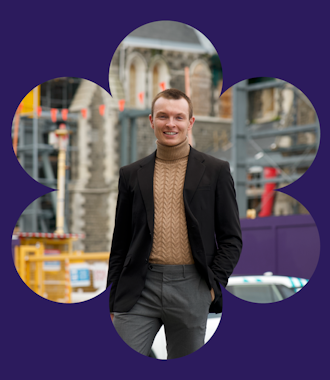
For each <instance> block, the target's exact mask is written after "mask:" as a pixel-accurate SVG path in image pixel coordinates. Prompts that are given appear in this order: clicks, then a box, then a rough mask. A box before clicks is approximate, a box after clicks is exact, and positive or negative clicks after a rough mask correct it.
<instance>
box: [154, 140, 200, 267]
mask: <svg viewBox="0 0 330 380" xmlns="http://www.w3.org/2000/svg"><path fill="white" fill-rule="evenodd" d="M189 151H190V146H189V144H188V138H186V140H185V141H183V142H182V143H180V144H179V145H176V146H173V147H172V146H166V145H162V144H160V143H159V142H158V141H157V152H156V160H155V170H154V206H155V219H154V238H153V246H152V250H151V254H150V258H149V261H150V262H151V263H154V264H167V265H187V264H194V259H193V257H192V253H191V248H190V243H189V239H188V230H187V223H186V215H185V209H184V203H183V185H184V180H185V176H186V169H187V162H188V155H189Z"/></svg>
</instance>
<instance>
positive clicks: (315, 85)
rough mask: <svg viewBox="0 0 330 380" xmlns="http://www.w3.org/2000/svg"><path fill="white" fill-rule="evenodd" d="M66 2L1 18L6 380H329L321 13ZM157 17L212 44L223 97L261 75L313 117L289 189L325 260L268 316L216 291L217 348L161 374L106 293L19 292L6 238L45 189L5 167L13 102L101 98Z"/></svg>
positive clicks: (11, 161)
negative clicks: (75, 82)
mask: <svg viewBox="0 0 330 380" xmlns="http://www.w3.org/2000/svg"><path fill="white" fill-rule="evenodd" d="M71 3H72V2H64V1H62V0H59V1H56V2H50V3H47V2H41V1H39V2H34V1H29V2H24V3H23V2H22V3H21V4H20V2H14V3H12V4H10V5H8V3H6V5H5V6H4V5H3V6H2V9H1V22H0V28H1V34H0V35H1V63H0V64H1V91H0V94H1V132H2V134H1V139H0V144H1V145H0V155H1V157H0V162H1V165H2V170H1V174H2V178H1V185H2V186H1V190H0V191H1V194H0V199H1V202H2V208H1V217H0V218H1V219H0V220H1V225H0V231H1V244H2V247H1V255H2V261H1V266H0V271H1V275H0V281H1V283H0V289H1V290H2V291H1V314H0V315H1V341H0V342H1V343H0V344H1V353H2V355H1V362H2V363H1V365H0V375H1V378H3V379H6V380H7V379H25V378H30V377H33V378H34V379H47V380H52V379H56V380H58V379H80V380H83V379H101V378H102V379H103V378H111V379H116V378H118V379H119V378H120V379H121V378H124V379H130V378H132V379H136V378H142V376H143V378H144V379H146V378H150V379H151V378H152V379H155V378H157V379H169V378H170V377H172V378H173V377H174V378H180V377H181V376H184V377H185V378H189V379H197V378H198V379H201V378H204V379H205V378H212V379H213V378H222V379H226V378H230V379H245V378H252V377H253V378H256V379H258V378H261V377H262V378H267V379H268V380H271V379H278V378H283V379H288V378H299V379H311V378H314V379H318V378H325V376H326V373H328V366H329V364H328V361H329V360H328V359H329V357H328V355H329V348H328V347H329V338H330V337H329V313H328V309H329V307H328V299H329V292H328V289H327V284H328V277H329V266H328V265H329V261H330V255H329V253H328V252H329V250H328V247H327V242H326V237H327V236H328V235H329V221H328V220H329V205H330V202H329V189H328V183H329V179H328V177H329V175H328V172H329V171H328V166H329V159H330V150H329V148H328V147H327V143H329V139H330V136H329V133H330V130H329V128H327V124H328V118H327V116H328V112H329V88H330V86H329V67H330V58H329V19H328V15H329V13H328V10H327V9H326V5H324V4H325V2H321V1H315V0H314V1H313V2H304V1H299V2H298V1H293V2H292V1H291V2H289V1H281V0H278V1H276V2H272V3H266V2H264V1H239V2H237V1H231V2H229V1H226V2H217V3H216V4H217V5H214V4H212V5H211V4H209V3H207V2H202V3H197V4H195V5H193V3H192V2H190V3H188V5H187V6H186V7H184V6H183V5H182V4H181V3H180V2H178V1H175V2H172V1H166V2H155V1H154V2H149V3H148V5H147V6H143V5H142V2H138V1H135V2H133V3H132V5H129V3H127V2H125V3H121V2H118V1H117V2H110V1H102V2H101V1H97V0H95V1H93V2H87V3H84V2H75V4H71ZM267 4H269V7H268V6H267ZM320 4H323V5H320ZM4 7H6V10H4V9H3V8H4ZM161 19H170V20H174V21H181V22H185V23H187V24H190V25H192V26H194V27H195V28H197V29H199V30H200V31H202V32H203V33H204V34H205V35H206V36H207V37H208V38H209V39H210V40H211V41H212V42H213V44H214V45H215V47H216V48H217V50H218V53H219V56H220V59H221V62H222V65H223V72H224V89H226V88H228V87H230V86H232V85H233V84H234V83H236V82H239V81H241V80H243V79H246V78H250V77H258V76H266V77H276V78H280V79H283V80H285V81H288V82H291V83H292V84H293V85H295V86H296V87H298V88H300V89H301V90H302V91H303V92H304V93H305V94H306V95H307V96H308V97H309V99H310V100H311V102H312V103H313V105H314V107H315V110H316V112H317V113H318V116H319V120H320V124H321V140H322V141H321V145H320V149H319V152H318V154H317V157H316V159H315V161H314V163H313V165H312V166H311V168H310V169H309V170H308V172H307V173H306V174H305V175H304V176H303V177H302V178H301V179H299V180H298V181H296V182H295V183H294V184H293V185H291V186H290V187H287V188H286V189H285V192H286V193H287V194H289V195H291V196H292V197H294V198H296V199H297V200H298V201H299V202H300V203H302V204H303V205H304V206H305V207H306V208H307V209H308V210H309V211H310V212H311V214H312V216H313V218H314V220H315V223H316V224H317V226H318V229H319V235H320V242H321V253H320V260H319V263H318V266H317V268H316V271H315V274H314V276H313V277H312V279H311V280H310V281H309V283H308V284H307V285H306V286H305V287H304V288H303V289H302V291H300V292H299V293H298V294H296V295H295V296H294V297H291V298H289V299H286V300H284V301H282V302H279V303H274V304H265V305H257V304H252V303H249V302H245V301H242V300H239V299H237V298H235V297H234V296H232V295H230V294H229V293H227V292H224V312H223V318H222V321H221V323H220V327H219V328H218V330H217V332H216V334H215V336H214V337H213V339H211V341H210V342H209V343H207V344H206V345H205V346H204V347H203V348H202V349H201V350H199V351H198V352H195V353H194V354H192V355H189V356H188V357H185V358H181V359H176V360H172V361H165V362H162V361H157V360H154V359H150V358H148V357H143V356H141V355H139V354H137V353H136V352H135V351H133V350H131V349H129V348H128V347H127V346H126V345H125V344H124V343H123V342H122V340H121V339H120V338H119V337H118V336H117V334H116V332H115V331H114V328H113V326H112V324H111V323H110V316H109V308H108V296H109V289H108V290H107V291H106V292H105V293H103V294H102V295H100V296H99V297H97V298H95V299H93V300H91V301H88V302H84V303H81V304H76V305H65V304H56V303H53V302H51V301H47V300H45V299H43V298H41V297H39V296H36V295H35V293H34V292H33V291H31V290H30V289H28V288H27V287H26V285H25V284H24V283H23V282H22V281H21V280H20V278H19V277H18V275H17V273H16V270H15V268H14V264H13V260H12V255H11V234H12V231H13V229H14V226H15V223H16V221H17V220H18V218H19V216H20V214H21V212H22V211H23V209H24V208H25V207H26V206H27V205H28V204H29V203H30V202H32V201H33V200H34V199H35V198H37V197H39V196H41V195H42V194H44V193H45V192H47V191H48V189H47V188H45V187H44V186H42V185H40V184H37V183H35V182H34V180H32V179H31V178H30V177H29V176H28V175H27V174H26V173H25V172H24V170H23V169H22V168H21V167H20V165H19V163H18V162H17V160H16V158H15V156H14V153H13V149H12V144H11V123H12V118H13V116H14V112H15V109H16V108H17V106H18V104H19V103H20V101H21V100H22V98H23V97H24V96H25V95H26V93H27V92H29V91H30V90H31V89H32V88H33V87H34V86H36V85H38V84H40V83H42V82H45V81H47V80H49V79H52V78H55V77H61V76H75V77H81V78H86V79H89V80H91V81H94V82H95V83H97V84H99V85H101V86H102V87H104V88H106V89H108V69H109V64H110V61H111V57H112V55H113V53H114V51H115V49H116V47H117V45H118V44H119V43H120V41H121V40H122V39H123V38H124V37H125V36H126V35H127V34H128V33H130V32H131V31H132V30H134V29H135V28H137V27H139V26H141V25H143V24H145V23H147V22H152V21H157V20H161Z"/></svg>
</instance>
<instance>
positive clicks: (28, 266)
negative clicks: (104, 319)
mask: <svg viewBox="0 0 330 380" xmlns="http://www.w3.org/2000/svg"><path fill="white" fill-rule="evenodd" d="M29 243H32V242H31V241H29ZM33 243H34V244H30V245H20V246H16V247H15V257H14V261H15V266H16V269H17V272H18V274H19V275H20V277H21V279H22V280H23V281H24V282H25V283H26V285H27V286H28V287H29V288H30V289H32V290H33V291H34V292H35V293H36V294H38V295H40V296H42V297H44V298H47V299H49V300H52V301H56V302H63V303H71V302H72V293H73V288H74V290H76V291H77V290H78V289H80V291H85V290H87V291H89V292H90V293H91V294H92V293H93V292H94V293H95V292H97V291H98V289H99V288H98V287H95V286H94V285H95V283H96V280H97V279H96V278H95V274H97V265H100V263H102V262H103V263H104V262H105V263H108V261H109V252H96V253H81V252H80V251H72V250H71V252H67V251H63V250H53V251H52V250H48V254H45V252H47V250H45V244H44V243H45V242H40V241H39V242H37V243H36V242H35V241H33ZM51 243H52V244H54V241H52V242H51ZM63 243H65V242H63V241H62V242H61V244H62V246H63ZM66 243H67V242H66ZM54 252H55V254H54ZM49 264H53V265H49ZM75 264H79V265H80V267H83V270H84V271H85V277H86V273H87V272H88V271H89V272H90V273H89V274H88V273H87V276H89V275H90V276H89V277H88V281H85V285H84V287H83V288H81V287H79V281H75V282H74V283H72V271H74V270H75V268H74V265H75ZM79 265H78V267H79ZM103 266H105V264H103ZM72 267H73V269H72ZM70 270H71V273H70ZM99 272H100V270H99ZM103 272H104V267H103ZM77 273H78V274H79V271H78V270H76V274H77ZM82 273H84V272H82ZM77 279H78V278H77ZM77 279H76V280H77ZM93 280H94V281H93ZM80 282H82V281H80ZM93 284H94V285H93ZM102 287H103V286H102ZM104 289H105V287H103V289H102V290H104Z"/></svg>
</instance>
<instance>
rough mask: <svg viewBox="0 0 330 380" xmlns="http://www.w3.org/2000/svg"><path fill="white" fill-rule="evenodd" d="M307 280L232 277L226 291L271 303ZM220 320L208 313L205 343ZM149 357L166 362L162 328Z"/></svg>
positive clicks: (269, 274)
mask: <svg viewBox="0 0 330 380" xmlns="http://www.w3.org/2000/svg"><path fill="white" fill-rule="evenodd" d="M307 282H308V280H306V279H304V278H298V277H289V276H273V274H272V273H271V272H266V273H264V274H263V275H260V276H232V277H230V278H229V280H228V285H227V287H226V290H227V291H229V292H230V293H232V294H234V295H235V296H236V297H239V298H241V299H243V300H245V301H249V302H256V303H271V302H277V301H281V300H283V299H285V298H288V297H291V296H292V295H294V294H295V293H296V292H298V291H299V290H300V289H301V288H302V287H303V286H304V285H306V284H307ZM220 320H221V314H213V313H210V314H209V316H208V319H207V324H206V335H205V343H206V342H208V341H209V340H210V339H211V337H212V336H213V334H214V333H215V331H216V329H217V328H218V325H219V323H220ZM150 356H151V357H153V358H156V359H162V360H166V358H167V352H166V339H165V332H164V326H162V327H161V329H160V330H159V331H158V333H157V335H156V337H155V340H154V343H153V345H152V350H151V354H150Z"/></svg>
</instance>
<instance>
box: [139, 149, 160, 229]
mask: <svg viewBox="0 0 330 380" xmlns="http://www.w3.org/2000/svg"><path fill="white" fill-rule="evenodd" d="M155 157H156V151H155V152H154V153H152V154H151V155H150V156H148V157H146V159H145V160H144V161H143V162H142V163H141V164H140V165H141V168H140V169H139V170H138V181H139V186H140V190H141V194H142V198H143V201H144V205H145V208H146V211H147V220H148V227H149V230H150V232H151V234H153V231H154V190H153V182H154V169H155Z"/></svg>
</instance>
